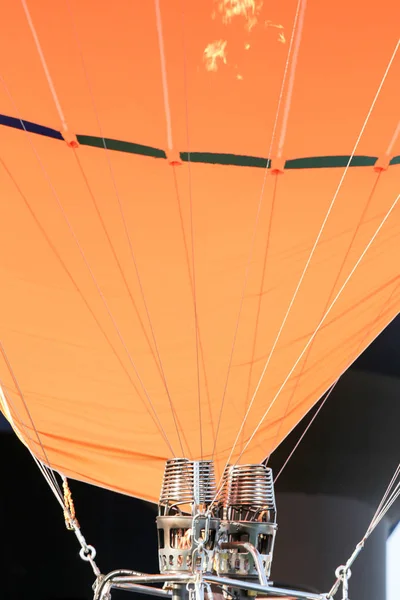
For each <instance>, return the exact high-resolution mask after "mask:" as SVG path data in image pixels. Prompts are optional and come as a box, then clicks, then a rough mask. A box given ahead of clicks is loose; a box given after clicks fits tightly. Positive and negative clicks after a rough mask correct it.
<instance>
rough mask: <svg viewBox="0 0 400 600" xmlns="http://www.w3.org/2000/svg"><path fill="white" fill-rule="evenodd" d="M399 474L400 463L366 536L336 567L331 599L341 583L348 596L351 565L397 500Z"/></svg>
mask: <svg viewBox="0 0 400 600" xmlns="http://www.w3.org/2000/svg"><path fill="white" fill-rule="evenodd" d="M399 476H400V463H399V464H398V465H397V467H396V470H395V472H394V474H393V477H392V479H391V481H390V483H389V485H388V487H387V488H386V491H385V493H384V495H383V497H382V500H381V501H380V503H379V505H378V508H377V510H376V512H375V514H374V516H373V517H372V520H371V522H370V524H369V525H368V528H367V530H366V532H365V534H364V536H363V537H362V539H361V540H360V541H359V542H358V544H357V546H356V547H355V549H354V551H353V553H352V555H351V556H350V558H349V559H348V560H347V562H346V564H345V565H341V566H340V567H338V568H337V569H336V571H335V575H336V581H335V583H334V584H333V586H332V588H331V589H330V591H329V592H328V594H327V599H328V600H329V598H333V597H334V595H335V594H336V592H337V591H338V589H339V587H340V584H341V583H342V584H343V588H344V594H343V595H344V597H345V598H347V597H346V596H345V594H346V592H347V585H348V579H349V578H350V577H351V570H350V567H351V566H352V565H353V563H354V561H355V560H356V558H357V557H358V556H359V554H360V552H361V551H362V550H363V548H364V545H365V542H366V541H367V539H368V538H369V537H370V535H371V533H372V532H373V531H374V529H375V528H376V527H377V526H378V525H379V523H380V522H381V520H382V519H383V517H384V516H385V515H386V513H387V512H388V510H389V509H390V508H391V506H392V505H393V504H394V502H396V500H397V498H398V497H399V496H400V480H399V481H397V484H396V485H395V483H396V480H398V479H399Z"/></svg>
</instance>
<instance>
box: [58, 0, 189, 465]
mask: <svg viewBox="0 0 400 600" xmlns="http://www.w3.org/2000/svg"><path fill="white" fill-rule="evenodd" d="M66 4H67V9H68V11H69V14H70V19H71V24H72V30H73V34H74V37H75V42H76V45H77V47H78V52H79V56H80V59H81V63H82V68H83V72H84V76H85V80H86V85H87V87H88V90H89V96H90V100H91V103H92V108H93V112H94V115H95V118H96V122H97V126H98V128H99V132H100V135H101V140H102V143H103V147H104V150H105V153H106V160H107V165H108V169H109V172H110V177H111V182H112V185H113V188H114V193H115V197H116V199H117V204H118V207H119V211H120V215H121V220H122V224H123V228H124V232H125V236H126V239H127V242H128V246H129V251H130V255H131V258H132V262H133V266H134V269H135V272H136V277H137V280H138V284H139V289H140V293H141V296H142V300H143V304H144V308H145V311H146V316H147V320H148V323H149V327H150V332H151V335H152V338H153V343H154V347H155V351H156V354H157V358H158V363H157V361H156V360H155V356H154V350H153V347H152V345H151V344H150V342H149V340H148V337H147V334H146V333H145V337H146V341H148V345H149V348H150V352H151V354H152V356H153V358H154V360H155V363H156V367H157V370H158V371H159V374H160V377H161V381H162V382H163V384H164V387H165V391H166V394H167V397H168V401H169V405H170V408H171V414H172V420H173V423H174V426H175V430H176V433H177V436H178V442H179V445H180V447H181V450H182V452H183V446H182V440H181V433H182V436H183V438H184V439H185V435H184V432H183V429H182V427H181V425H180V423H179V418H178V416H177V413H176V410H175V406H174V404H173V401H172V397H171V394H170V391H169V386H168V383H167V378H166V375H165V371H164V366H163V362H162V360H161V355H160V351H159V347H158V344H157V339H156V335H155V331H154V327H153V322H152V319H151V317H150V311H149V308H148V305H147V301H146V297H145V293H144V288H143V284H142V280H141V277H140V273H139V267H138V265H137V261H136V255H135V252H134V249H133V243H132V239H131V235H130V233H129V228H128V224H127V222H126V218H125V211H124V208H123V203H122V199H121V197H120V194H119V189H118V185H117V179H116V176H115V173H114V169H113V166H112V162H111V160H110V157H109V154H108V150H109V149H108V147H107V143H106V139H105V137H104V135H103V128H102V126H101V121H100V117H99V114H98V110H97V106H96V102H95V98H94V94H93V89H92V85H91V82H90V78H89V74H88V71H87V68H86V62H85V59H84V56H83V51H82V44H81V41H80V38H79V35H78V30H77V28H76V24H75V19H74V15H73V11H72V8H71V6H70V3H69V0H66ZM82 173H83V169H82ZM126 287H127V290H128V294H129V295H130V296H131V292H130V288H129V286H128V283H126ZM132 302H133V299H132ZM133 304H134V303H133ZM140 322H141V324H142V327H143V331H144V324H143V323H142V320H141V319H140ZM179 428H180V430H181V431H180V430H179ZM186 444H187V442H186ZM173 454H174V452H173Z"/></svg>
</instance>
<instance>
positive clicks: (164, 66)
mask: <svg viewBox="0 0 400 600" xmlns="http://www.w3.org/2000/svg"><path fill="white" fill-rule="evenodd" d="M154 7H155V12H156V26H157V37H158V48H159V51H160V66H161V80H162V89H163V98H164V112H165V121H166V129H167V144H168V149H169V150H172V148H173V141H172V124H171V109H170V104H169V92H168V77H167V62H166V58H165V47H164V36H163V30H162V17H161V9H160V0H154Z"/></svg>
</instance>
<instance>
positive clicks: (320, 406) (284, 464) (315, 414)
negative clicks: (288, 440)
mask: <svg viewBox="0 0 400 600" xmlns="http://www.w3.org/2000/svg"><path fill="white" fill-rule="evenodd" d="M339 379H340V377H338V379H336V381H335V382H334V383H333V384H332V385H331V387H330V388H329V390H328V391H327V392H326V394H325V398H324V399H323V401H322V402H321V404H320V405H319V407H318V410H316V411H315V413H314V416H313V417H312V419H311V420H310V422H309V423H308V425H307V427H306V428H305V430H304V431H303V433H302V434H301V436H300V438H299V440H298V441H297V443H296V445H295V446H294V448H293V450H292V451H291V453H290V454H289V456H288V457H287V459H286V460H285V462H284V463H283V466H282V467H281V469H280V471H279V473H278V475H277V476H276V477H275V479H274V484H275V483H276V482H277V481H278V479H279V477H280V476H281V474H282V471H283V470H284V469H285V467H286V466H287V464H288V462H289V460H290V459H291V458H292V456H293V454H294V453H295V452H296V450H297V448H298V447H299V445H300V444H301V442H302V440H303V438H304V436H305V435H306V433H307V431H308V430H309V429H310V427H311V425H312V424H313V423H314V421H315V419H316V418H317V416H318V415H319V413H320V412H321V410H322V409H323V407H324V405H325V403H326V401H327V400H328V398H329V396H330V395H331V394H332V392H333V390H334V389H335V387H336V385H337V383H338V381H339ZM268 458H269V457H268ZM267 460H268V459H267Z"/></svg>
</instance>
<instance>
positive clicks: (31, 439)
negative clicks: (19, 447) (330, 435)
mask: <svg viewBox="0 0 400 600" xmlns="http://www.w3.org/2000/svg"><path fill="white" fill-rule="evenodd" d="M3 12H4V14H6V15H7V18H4V19H2V20H1V23H0V56H1V65H2V71H1V81H0V83H1V85H0V136H1V150H0V162H1V164H0V194H1V196H0V198H1V200H0V202H1V218H0V273H1V282H2V285H1V293H0V340H1V355H0V383H1V388H2V396H1V404H2V409H3V412H4V413H5V414H6V416H7V418H8V419H9V420H10V421H11V423H12V425H13V426H14V428H15V431H16V432H17V434H18V435H19V436H20V438H21V440H22V441H23V442H24V443H25V444H27V445H28V446H29V448H30V449H31V451H32V452H33V453H34V454H35V455H36V456H37V457H39V458H40V459H41V460H43V461H44V462H45V463H47V464H49V465H50V466H51V467H52V468H54V469H56V470H59V471H60V472H62V473H63V474H65V475H66V476H68V477H72V478H75V479H79V480H83V481H86V482H90V483H93V484H96V485H100V486H103V487H107V488H110V489H113V490H116V491H119V492H124V493H127V494H131V495H134V496H138V497H140V498H144V499H148V500H152V501H155V500H156V499H157V497H158V493H159V489H160V483H161V477H162V472H163V468H164V461H165V460H166V459H168V458H170V457H171V456H172V455H176V456H180V455H184V456H188V457H191V458H201V457H203V458H210V457H212V456H213V457H214V459H215V462H216V468H217V473H221V470H222V469H223V467H224V465H225V463H226V461H227V460H228V459H229V460H231V461H237V460H240V461H246V462H258V461H261V460H263V459H264V458H265V457H266V456H268V455H269V454H270V453H271V452H272V451H273V450H274V449H275V448H276V446H277V445H278V444H279V443H280V442H281V441H282V440H283V439H284V438H285V436H287V434H288V433H289V432H290V431H291V430H292V429H293V427H294V426H295V425H296V424H297V423H298V422H299V420H300V419H301V418H302V417H303V416H304V415H305V413H306V412H307V411H308V410H309V409H310V408H311V407H312V406H313V405H314V404H315V402H316V401H317V400H318V399H319V398H320V397H321V395H322V394H323V393H324V392H325V391H326V390H328V388H329V387H330V386H331V385H332V384H333V383H334V381H335V380H336V379H337V378H338V377H339V376H340V375H341V373H342V372H344V371H345V370H346V369H347V367H348V366H349V365H350V364H351V363H352V362H353V361H354V360H355V359H356V357H357V356H358V355H359V354H360V353H361V352H362V351H363V350H364V348H365V347H366V346H367V345H368V344H369V343H370V342H371V341H372V340H373V339H374V338H375V337H376V336H377V335H378V333H379V332H380V331H381V330H382V329H383V328H384V327H385V326H386V325H387V324H388V323H389V322H390V321H391V320H392V319H393V318H394V316H395V315H396V314H397V313H398V312H399V306H400V285H399V282H400V273H399V265H400V250H399V248H400V208H399V206H398V205H397V204H396V202H397V199H398V194H399V192H400V126H399V120H400V113H399V106H400V93H399V80H400V50H399V51H398V49H399V22H400V5H399V3H398V1H396V0H382V1H381V2H380V4H379V6H377V5H376V4H374V3H365V2H361V0H356V1H354V2H348V1H347V0H346V1H345V0H338V2H335V3H326V2H312V1H311V0H308V2H306V0H279V1H275V2H272V3H271V2H266V1H265V2H262V0H196V1H195V0H192V1H191V2H182V1H181V0H154V1H150V0H149V1H147V2H132V1H130V0H116V1H115V2H113V3H111V4H110V3H109V2H101V1H100V2H99V1H97V2H95V1H94V0H86V1H85V2H79V1H78V0H66V1H65V2H57V3H54V2H51V1H50V0H41V1H40V2H33V1H32V0H31V1H30V2H29V3H28V2H27V0H22V2H15V1H12V0H7V1H6V2H5V6H3ZM396 44H397V46H396Z"/></svg>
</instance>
